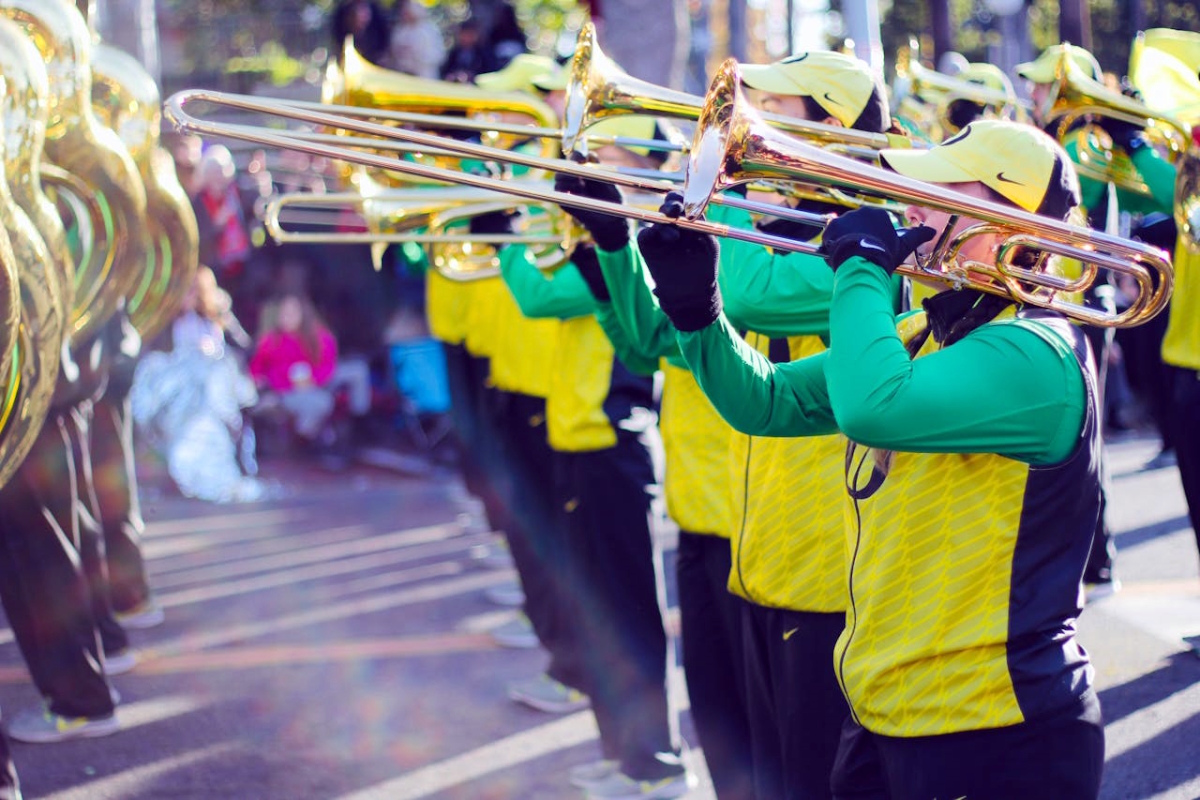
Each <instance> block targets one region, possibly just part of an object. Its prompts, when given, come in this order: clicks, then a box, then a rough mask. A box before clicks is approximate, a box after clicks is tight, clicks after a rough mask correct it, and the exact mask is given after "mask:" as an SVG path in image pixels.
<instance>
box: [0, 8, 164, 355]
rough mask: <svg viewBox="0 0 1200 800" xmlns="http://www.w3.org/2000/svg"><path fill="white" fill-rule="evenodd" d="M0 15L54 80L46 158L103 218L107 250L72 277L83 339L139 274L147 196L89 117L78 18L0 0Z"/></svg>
mask: <svg viewBox="0 0 1200 800" xmlns="http://www.w3.org/2000/svg"><path fill="white" fill-rule="evenodd" d="M0 17H6V18H8V19H10V20H12V21H14V22H16V23H17V25H18V26H20V28H21V29H22V30H23V31H24V32H25V34H26V35H27V36H28V37H29V38H30V39H31V40H32V41H33V43H34V44H35V45H36V46H37V48H38V50H39V52H40V53H41V55H42V57H43V58H44V59H45V63H46V65H47V72H48V74H50V75H52V76H54V77H53V80H52V81H51V83H50V118H49V122H48V125H47V129H46V155H47V156H48V157H49V159H50V160H51V161H52V162H53V163H54V164H56V165H58V166H60V167H62V168H63V169H66V170H67V171H69V172H71V173H73V174H75V175H76V176H78V177H79V178H80V179H81V180H82V181H83V182H84V183H85V184H86V185H87V186H88V187H89V188H90V189H91V190H92V191H94V192H95V193H96V195H97V198H98V199H99V200H100V202H101V205H102V206H103V207H105V208H106V210H107V212H108V219H107V222H108V224H107V228H108V231H109V232H110V235H111V241H112V247H111V248H110V250H109V251H108V252H107V253H97V254H96V255H97V258H95V259H93V261H92V262H89V263H88V264H85V265H84V266H83V268H82V269H80V270H79V271H77V272H76V276H75V287H76V297H75V307H74V309H73V313H72V315H71V325H72V335H73V336H74V337H77V339H78V340H84V339H87V338H89V337H90V335H91V334H93V333H94V332H95V331H97V330H98V329H99V327H100V326H101V325H102V324H103V323H104V322H105V321H106V320H107V319H108V318H109V317H111V316H112V314H113V312H114V311H116V309H117V308H118V307H119V305H120V304H121V302H122V301H123V298H125V297H126V296H128V295H129V294H131V292H132V289H133V287H134V285H135V284H136V283H137V282H138V280H139V279H140V277H141V273H142V272H143V271H144V270H145V269H146V253H147V250H148V249H149V242H148V239H147V236H146V192H145V189H144V188H143V186H142V181H141V178H140V177H139V176H138V173H137V168H136V167H135V166H134V164H133V161H132V159H131V158H130V157H129V152H128V150H127V149H126V148H125V146H124V145H123V144H122V143H121V140H120V138H119V137H118V136H117V134H116V133H115V132H113V131H111V130H108V129H107V128H104V127H102V126H101V125H100V124H99V123H98V122H97V121H96V119H95V116H94V115H93V114H92V110H91V81H92V79H91V46H90V44H91V42H90V33H89V31H88V27H87V23H86V22H85V20H84V18H83V16H82V15H81V14H80V12H79V11H78V10H77V9H76V8H75V7H74V6H73V5H71V4H69V3H67V2H66V0H0ZM101 256H102V257H103V258H101Z"/></svg>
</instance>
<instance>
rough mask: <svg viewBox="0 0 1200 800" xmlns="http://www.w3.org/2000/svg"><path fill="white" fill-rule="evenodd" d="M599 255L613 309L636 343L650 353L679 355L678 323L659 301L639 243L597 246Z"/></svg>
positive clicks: (655, 355)
mask: <svg viewBox="0 0 1200 800" xmlns="http://www.w3.org/2000/svg"><path fill="white" fill-rule="evenodd" d="M596 255H597V258H598V259H599V261H600V270H601V271H602V272H603V273H604V282H605V284H606V285H607V286H608V292H609V294H610V295H611V296H612V307H613V311H614V312H615V314H616V317H617V320H618V322H619V323H620V325H621V327H622V328H623V329H624V330H625V333H626V335H627V336H628V338H629V341H630V342H631V343H632V345H633V346H634V347H636V348H637V350H638V351H639V352H641V353H643V354H645V355H646V356H648V357H653V358H659V357H672V356H677V355H678V353H679V349H678V346H677V345H676V342H675V326H674V325H672V324H671V320H670V319H668V318H667V315H666V314H665V313H663V310H662V309H661V308H660V307H659V305H658V299H657V298H656V297H655V296H654V292H653V291H652V289H651V278H650V274H649V270H648V269H647V268H646V263H645V261H643V260H642V254H641V253H640V252H638V249H637V245H636V244H635V243H634V242H630V243H629V245H628V246H626V247H625V248H624V249H622V250H616V251H609V250H601V249H599V248H597V249H596Z"/></svg>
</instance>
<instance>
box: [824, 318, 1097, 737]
mask: <svg viewBox="0 0 1200 800" xmlns="http://www.w3.org/2000/svg"><path fill="white" fill-rule="evenodd" d="M924 317H925V315H924V313H919V314H915V315H913V316H912V317H909V318H907V319H905V320H903V321H902V322H901V323H900V332H901V338H902V339H904V340H906V341H911V340H912V339H913V337H914V336H915V335H917V334H918V333H920V332H921V327H922V326H923V320H924ZM999 324H1017V325H1020V324H1023V323H1022V321H1021V320H1009V321H1008V322H1003V323H999ZM1045 326H1046V327H1037V326H1030V327H1029V329H1030V330H1035V332H1038V333H1039V335H1041V336H1042V338H1043V339H1045V340H1046V341H1047V342H1048V343H1049V344H1050V345H1051V346H1052V347H1053V348H1054V349H1055V350H1056V351H1057V352H1058V353H1059V354H1060V356H1061V357H1062V358H1064V359H1069V358H1071V357H1072V356H1073V357H1074V358H1075V359H1076V360H1077V361H1078V363H1079V364H1080V366H1081V368H1082V371H1083V374H1084V380H1085V384H1086V386H1087V398H1088V410H1087V411H1086V413H1085V423H1084V429H1083V433H1082V437H1081V439H1080V443H1079V444H1077V446H1076V448H1075V450H1074V452H1073V453H1072V454H1071V455H1069V456H1068V457H1067V458H1066V459H1065V460H1064V461H1062V462H1060V463H1057V464H1051V465H1048V466H1034V465H1030V464H1027V463H1024V462H1020V461H1016V460H1014V459H1010V458H1006V457H1002V456H998V455H992V454H987V453H980V454H969V455H962V454H947V453H903V452H892V451H886V450H874V449H871V448H867V447H863V446H860V445H857V444H855V443H853V442H850V443H848V444H847V446H846V451H845V460H844V464H845V482H846V490H847V493H848V497H847V500H846V501H845V515H846V526H845V530H846V534H847V535H846V539H845V541H846V550H845V555H846V559H847V562H848V565H849V582H848V589H849V608H848V610H847V612H846V629H845V631H843V633H842V636H841V638H840V639H839V640H838V644H837V648H836V650H835V653H834V664H835V668H836V670H837V674H838V680H839V681H840V682H841V685H842V689H843V691H844V692H845V694H846V698H847V700H848V701H849V703H850V707H851V710H852V712H853V714H854V716H855V717H856V719H857V720H858V721H859V722H860V723H861V724H862V725H863V726H864V727H865V728H867V729H868V730H870V731H873V732H875V733H879V734H883V735H886V736H898V737H913V736H928V735H936V734H944V733H952V732H957V731H968V730H976V729H982V728H999V727H1005V726H1009V725H1015V724H1018V723H1020V722H1023V721H1025V720H1027V719H1031V718H1036V717H1038V716H1041V715H1045V714H1048V713H1052V712H1054V711H1057V710H1061V709H1063V708H1065V707H1067V706H1068V705H1069V704H1071V703H1073V702H1076V701H1077V699H1078V697H1079V695H1080V693H1081V692H1082V691H1083V690H1084V688H1086V686H1088V685H1089V684H1090V679H1091V676H1090V669H1091V668H1090V665H1089V664H1088V659H1087V655H1086V653H1085V652H1084V651H1083V649H1082V648H1081V647H1079V645H1078V644H1077V643H1076V641H1075V637H1074V619H1075V617H1076V616H1078V613H1079V603H1080V597H1079V584H1080V580H1081V577H1082V570H1083V564H1084V562H1085V561H1086V559H1087V551H1088V548H1089V547H1090V542H1091V535H1092V528H1094V525H1095V520H1096V513H1097V512H1098V508H1099V505H1098V504H1099V474H1098V469H1097V464H1098V459H1099V436H1098V432H1097V428H1096V419H1097V414H1098V411H1097V408H1096V404H1095V397H1096V392H1095V386H1094V379H1093V377H1092V373H1091V369H1090V367H1089V363H1090V361H1089V360H1090V355H1089V351H1088V349H1087V344H1086V340H1085V338H1084V335H1083V334H1082V333H1081V332H1080V331H1078V330H1077V329H1076V328H1075V327H1074V326H1072V325H1070V324H1069V323H1068V322H1066V321H1065V320H1064V319H1062V318H1055V319H1053V320H1051V321H1049V322H1046V323H1045ZM1047 328H1051V329H1053V330H1054V332H1055V333H1057V335H1055V334H1054V333H1051V332H1050V331H1049V330H1047ZM935 348H936V345H935V344H934V340H933V337H928V339H927V340H926V341H925V343H924V344H923V345H921V349H920V350H919V351H918V353H917V358H920V357H922V356H924V355H927V354H928V353H929V352H932V351H933V350H934V349H935ZM969 378H970V376H959V377H958V378H956V379H969Z"/></svg>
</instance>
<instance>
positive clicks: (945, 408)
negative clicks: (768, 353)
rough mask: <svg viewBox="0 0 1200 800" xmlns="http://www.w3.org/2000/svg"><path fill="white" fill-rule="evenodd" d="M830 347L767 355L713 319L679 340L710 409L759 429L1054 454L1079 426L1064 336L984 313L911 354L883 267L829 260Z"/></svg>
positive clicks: (956, 449)
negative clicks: (780, 358) (952, 338)
mask: <svg viewBox="0 0 1200 800" xmlns="http://www.w3.org/2000/svg"><path fill="white" fill-rule="evenodd" d="M830 320H831V321H830V338H831V345H830V349H829V350H828V351H826V352H825V353H821V354H819V355H817V356H814V357H811V358H808V359H804V360H801V361H796V362H791V363H785V364H772V363H770V362H769V361H768V360H767V359H765V358H763V357H762V356H761V355H759V354H758V353H755V352H754V351H753V350H751V349H750V348H749V347H747V346H745V345H744V344H743V343H741V342H740V341H739V339H738V337H737V335H736V333H735V332H734V331H732V330H731V329H730V328H729V326H728V325H727V324H725V323H722V322H721V321H718V322H717V323H714V324H713V325H710V326H708V327H707V328H705V329H703V330H700V331H695V332H693V333H681V334H680V336H679V341H680V347H681V350H682V353H683V356H684V359H685V360H686V361H687V363H688V366H689V367H690V368H691V369H692V372H693V373H694V374H695V375H696V379H697V381H698V382H699V383H700V385H701V387H702V388H703V389H704V391H705V393H706V394H707V395H708V397H709V399H711V400H712V401H713V405H714V406H715V407H716V409H717V411H718V412H720V413H721V415H722V416H723V417H725V419H726V420H727V421H728V422H729V423H730V425H732V426H733V427H734V428H736V429H738V430H741V431H743V432H746V433H750V434H757V435H764V436H812V435H819V434H825V433H829V432H830V431H831V430H833V428H834V427H836V428H838V429H840V430H841V431H842V432H843V433H845V434H846V436H848V437H849V438H851V439H853V440H854V441H857V442H859V443H861V444H864V445H868V446H870V447H875V448H879V449H888V450H899V451H906V452H931V453H938V452H940V453H996V454H999V455H1004V456H1009V457H1011V458H1014V459H1017V460H1020V461H1025V462H1027V463H1033V464H1048V463H1055V462H1058V461H1061V460H1062V459H1064V458H1066V456H1067V455H1068V454H1069V453H1070V452H1071V451H1072V449H1073V448H1074V446H1075V444H1076V442H1077V440H1078V436H1079V431H1080V430H1081V429H1082V424H1083V415H1084V408H1085V398H1086V391H1085V387H1084V382H1083V376H1082V374H1081V373H1080V370H1079V367H1078V364H1077V362H1076V360H1075V357H1074V355H1073V353H1072V352H1071V349H1070V346H1069V344H1068V343H1067V342H1065V341H1062V340H1061V338H1060V337H1059V336H1057V335H1056V334H1054V333H1053V332H1051V331H1050V330H1049V329H1048V328H1046V326H1043V325H1041V324H1039V323H1037V322H1036V321H1032V320H1026V319H1012V320H1003V321H994V322H992V323H989V324H987V325H984V326H981V327H980V328H979V329H977V330H976V331H974V332H973V333H971V334H970V335H968V336H967V337H965V338H964V339H962V340H961V341H959V342H957V343H956V344H955V345H954V346H952V347H948V348H946V349H944V350H939V351H937V352H934V353H931V354H929V355H927V356H924V357H922V358H920V359H916V360H914V359H912V358H911V357H910V356H909V355H908V352H907V351H906V350H905V348H904V343H903V342H902V341H901V340H900V337H899V335H898V334H897V332H896V314H895V311H894V310H893V305H892V298H891V283H890V279H889V277H888V276H887V274H886V273H885V272H884V271H883V270H881V269H879V268H878V267H876V266H875V265H873V264H870V263H869V262H865V261H862V260H859V259H851V260H850V261H848V262H846V264H844V265H843V266H842V268H841V269H840V270H839V271H838V276H837V280H836V282H835V287H834V293H833V304H832V309H831V315H830Z"/></svg>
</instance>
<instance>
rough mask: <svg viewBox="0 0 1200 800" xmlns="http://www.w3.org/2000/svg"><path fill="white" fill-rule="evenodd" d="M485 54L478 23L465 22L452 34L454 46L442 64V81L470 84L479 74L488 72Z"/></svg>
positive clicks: (481, 32)
mask: <svg viewBox="0 0 1200 800" xmlns="http://www.w3.org/2000/svg"><path fill="white" fill-rule="evenodd" d="M487 52H488V51H487V46H486V43H485V42H484V37H483V31H481V30H480V29H479V23H477V22H475V21H474V20H470V19H468V20H465V21H464V22H463V23H462V24H461V25H459V26H458V29H457V30H456V31H455V32H454V46H453V47H451V48H450V52H449V53H447V54H446V60H445V61H443V62H442V69H441V76H442V79H443V80H447V81H457V82H459V83H470V82H471V81H473V80H475V76H476V75H478V74H480V73H481V72H489V71H490V70H489V68H488V66H487V64H488V55H487Z"/></svg>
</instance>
